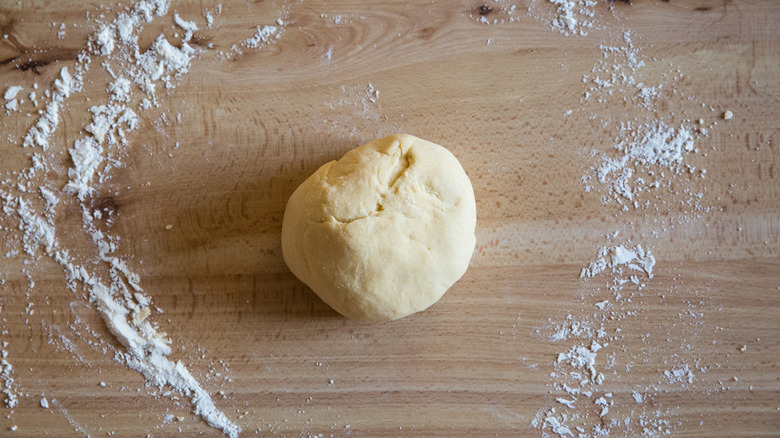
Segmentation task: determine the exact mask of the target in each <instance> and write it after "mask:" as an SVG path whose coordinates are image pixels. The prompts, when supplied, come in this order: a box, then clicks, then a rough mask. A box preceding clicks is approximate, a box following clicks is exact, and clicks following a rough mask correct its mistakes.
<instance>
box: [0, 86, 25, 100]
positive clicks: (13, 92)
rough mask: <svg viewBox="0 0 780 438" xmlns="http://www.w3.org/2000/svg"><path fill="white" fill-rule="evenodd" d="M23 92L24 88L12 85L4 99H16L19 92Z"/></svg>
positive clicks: (6, 91)
mask: <svg viewBox="0 0 780 438" xmlns="http://www.w3.org/2000/svg"><path fill="white" fill-rule="evenodd" d="M22 90H23V88H22V87H20V86H19V85H12V86H10V87H8V88H7V89H6V90H5V94H3V99H5V100H11V99H13V98H15V97H16V95H17V94H19V92H20V91H22Z"/></svg>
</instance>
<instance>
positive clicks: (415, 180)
mask: <svg viewBox="0 0 780 438" xmlns="http://www.w3.org/2000/svg"><path fill="white" fill-rule="evenodd" d="M476 222H477V215H476V204H475V202H474V190H473V188H472V187H471V181H469V178H468V176H466V172H464V170H463V167H461V165H460V163H459V162H458V160H457V159H456V158H455V156H454V155H452V153H450V152H449V151H448V150H447V149H445V148H443V147H441V146H439V145H437V144H434V143H431V142H429V141H425V140H422V139H420V138H417V137H414V136H411V135H404V134H401V135H391V136H389V137H385V138H380V139H378V140H374V141H372V142H370V143H367V144H364V145H363V146H360V147H358V148H356V149H353V150H351V151H349V152H347V153H346V154H345V155H344V156H343V157H342V158H341V159H340V160H338V161H331V162H329V163H327V164H325V165H323V166H322V167H320V168H319V169H318V170H317V171H316V172H314V174H313V175H311V176H310V177H309V178H308V179H307V180H306V181H304V182H303V184H301V185H300V187H298V189H297V190H295V192H294V193H293V194H292V196H291V197H290V200H289V201H288V202H287V209H286V210H285V212H284V221H283V224H282V253H283V255H284V260H285V262H286V263H287V266H289V267H290V270H291V271H292V272H293V274H295V276H296V277H298V278H299V279H300V280H301V281H303V282H304V283H306V284H307V285H308V286H309V287H310V288H311V289H312V290H313V291H314V292H315V293H316V294H317V295H319V297H320V298H322V300H323V301H325V302H326V303H328V304H329V305H330V306H331V307H333V308H334V309H335V310H336V311H337V312H339V313H341V314H342V315H344V316H347V317H349V318H354V319H361V320H372V321H387V320H394V319H398V318H403V317H404V316H408V315H411V314H412V313H415V312H419V311H421V310H424V309H426V308H428V307H429V306H430V305H432V304H433V303H435V302H436V301H438V300H439V298H441V296H442V295H444V292H446V291H447V289H449V288H450V286H452V285H453V284H454V283H455V282H456V281H458V279H460V278H461V277H462V276H463V274H464V273H465V272H466V269H467V268H468V265H469V261H470V260H471V255H472V253H473V252H474V245H475V242H476V238H475V236H474V232H475V228H476Z"/></svg>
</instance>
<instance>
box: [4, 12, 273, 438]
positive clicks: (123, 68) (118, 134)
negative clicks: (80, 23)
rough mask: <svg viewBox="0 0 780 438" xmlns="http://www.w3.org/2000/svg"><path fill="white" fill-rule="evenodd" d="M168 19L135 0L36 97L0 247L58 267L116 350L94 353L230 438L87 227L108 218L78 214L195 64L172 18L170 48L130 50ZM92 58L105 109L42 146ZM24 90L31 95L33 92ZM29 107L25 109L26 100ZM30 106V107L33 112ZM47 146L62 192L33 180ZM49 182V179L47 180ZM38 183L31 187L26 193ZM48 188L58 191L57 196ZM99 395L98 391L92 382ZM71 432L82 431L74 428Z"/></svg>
mask: <svg viewBox="0 0 780 438" xmlns="http://www.w3.org/2000/svg"><path fill="white" fill-rule="evenodd" d="M168 9H169V3H168V1H167V0H142V1H138V2H136V3H135V4H134V5H132V6H130V7H129V8H126V9H124V10H123V12H120V13H118V14H117V15H116V18H115V19H114V20H112V21H110V22H107V23H98V25H97V30H96V31H95V33H94V34H93V35H92V36H91V37H90V38H89V44H88V47H87V48H86V49H85V50H84V51H83V52H82V53H80V54H79V55H78V57H77V60H78V61H77V63H76V65H75V67H72V70H69V69H68V68H67V67H62V68H61V69H60V71H59V75H58V77H57V78H56V79H55V80H54V83H53V84H52V86H51V88H50V89H47V90H44V92H43V95H44V96H45V97H46V99H48V103H46V104H45V108H44V109H43V110H41V111H39V115H38V118H37V120H35V122H34V123H33V125H32V127H31V128H30V129H29V131H28V132H27V134H26V135H25V136H24V138H23V140H22V145H23V146H24V147H27V148H31V149H32V166H31V167H30V168H28V169H23V170H22V171H20V172H17V173H15V174H14V175H15V178H16V180H17V181H16V182H15V183H12V180H6V181H5V182H3V183H2V185H0V200H2V211H3V213H4V214H5V215H6V216H8V217H9V218H11V217H13V218H15V219H16V220H17V221H18V229H19V236H18V239H10V240H6V241H5V242H4V244H12V243H13V242H15V241H16V242H18V243H19V245H20V246H21V249H22V251H23V254H24V255H25V256H26V257H27V258H28V259H30V260H32V261H35V260H38V259H40V258H42V257H48V258H50V259H51V260H52V261H54V262H55V263H57V264H59V265H60V266H61V267H62V268H63V270H64V273H65V281H66V284H67V285H68V287H69V288H70V289H71V290H73V291H74V292H76V291H77V290H83V291H85V292H86V296H87V298H88V300H89V302H90V303H91V304H92V305H93V306H94V307H95V308H96V309H97V310H98V313H99V315H100V316H101V317H102V319H103V321H104V322H105V324H106V326H107V327H108V329H109V331H110V332H111V333H112V335H113V336H115V337H116V339H117V340H118V341H119V343H120V344H121V345H122V346H123V347H124V350H122V351H116V350H114V348H113V347H110V344H105V345H106V346H104V347H101V348H102V349H103V351H104V353H107V354H112V355H113V358H114V359H115V360H117V361H119V362H121V363H124V364H125V365H127V366H128V367H129V368H131V369H133V370H136V371H138V372H139V373H141V374H142V375H143V376H144V377H145V378H146V379H147V381H148V382H149V383H150V384H151V385H153V386H155V387H159V389H160V393H161V394H164V395H169V396H170V397H171V398H172V399H174V400H179V396H184V397H187V398H188V399H189V400H190V402H191V405H192V409H193V411H194V413H195V414H196V415H198V416H200V417H201V418H203V420H205V421H206V422H207V423H208V424H209V425H210V426H212V427H214V428H216V429H219V430H221V431H222V432H224V433H225V434H226V435H228V436H231V437H235V436H238V434H239V433H240V431H241V428H240V427H239V426H238V425H237V424H236V423H235V422H233V421H232V420H230V419H229V418H227V416H225V414H224V413H223V412H222V411H220V410H219V409H218V408H217V407H216V406H215V404H214V402H213V400H212V399H211V396H210V394H209V393H208V391H207V390H206V389H204V387H203V386H202V384H201V383H200V382H198V381H197V380H196V379H195V378H194V377H193V376H192V375H191V373H190V372H189V370H188V369H187V367H186V365H185V364H184V363H183V362H182V361H180V360H174V359H172V358H170V356H171V355H172V354H173V350H172V349H171V342H172V341H171V340H169V339H167V338H166V337H165V336H164V334H163V333H162V332H161V331H160V330H159V328H158V326H157V323H156V322H155V321H154V319H155V318H154V315H155V314H156V313H161V312H162V309H158V308H156V307H154V306H153V305H152V300H151V298H150V297H148V296H146V295H145V294H144V291H143V288H142V281H141V278H140V276H139V275H138V274H137V273H136V272H135V270H134V268H133V267H132V266H131V264H130V260H132V259H126V258H125V257H120V256H117V255H116V253H117V251H118V248H119V244H120V239H119V238H118V236H112V235H110V234H109V233H107V232H105V231H101V229H100V228H99V227H98V226H97V222H96V221H102V220H106V221H110V220H112V218H113V217H112V216H111V213H112V212H111V211H109V212H102V211H100V210H95V211H94V212H93V211H92V209H91V208H90V207H89V205H88V197H89V196H90V195H92V194H93V193H95V192H97V190H98V189H99V187H100V185H101V183H102V181H104V179H105V178H106V177H107V175H108V172H109V171H110V170H111V169H112V168H113V167H114V166H115V165H117V162H116V159H117V157H118V156H119V155H120V152H121V151H122V149H123V148H128V147H130V143H131V137H130V136H129V134H130V133H131V132H133V131H134V130H136V129H138V127H139V125H140V124H141V117H140V116H139V114H143V113H144V112H145V111H146V110H147V109H149V108H150V107H153V106H155V107H156V106H159V103H158V102H157V93H159V91H158V90H159V88H160V87H161V86H162V87H164V88H165V89H171V88H173V87H175V86H176V83H177V80H178V78H180V77H181V76H183V75H185V74H186V73H187V72H188V71H189V69H190V67H191V64H192V62H193V60H194V59H195V58H196V57H197V56H198V54H199V52H198V50H197V49H195V48H193V47H191V46H190V45H189V44H188V43H187V41H189V40H190V38H191V37H192V34H193V33H194V32H197V31H198V26H197V25H196V24H195V23H194V22H191V21H186V20H184V19H183V18H182V17H180V16H179V15H175V16H174V17H173V20H174V22H175V24H176V25H177V26H178V27H180V28H182V29H183V30H184V31H185V35H184V38H183V39H182V40H181V41H180V42H179V43H176V44H173V43H172V42H171V41H173V40H169V39H168V37H166V36H165V35H164V34H163V35H159V36H158V37H157V38H156V39H155V40H154V42H153V43H152V45H151V47H149V48H148V49H147V50H145V51H141V50H140V48H139V45H138V36H137V35H138V34H140V33H141V30H142V27H143V26H144V25H145V24H147V23H150V22H152V21H154V20H156V19H157V18H158V17H163V16H165V15H167V13H168ZM220 11H221V7H217V9H216V12H217V13H219V12H220ZM212 20H213V19H212ZM209 22H211V20H209ZM278 24H279V25H280V26H281V25H282V24H283V21H281V19H279V20H278ZM278 37H279V31H278V28H276V27H275V26H270V27H268V26H266V27H264V28H260V27H258V33H257V34H256V35H255V38H254V39H253V40H252V41H250V42H249V43H247V47H249V46H251V47H252V48H257V47H259V46H260V44H261V43H264V42H268V41H270V40H271V39H276V38H278ZM93 57H94V58H95V59H97V60H99V62H100V66H101V67H104V68H105V69H106V72H107V73H108V74H109V75H110V76H111V77H113V80H112V81H110V82H109V83H108V84H107V85H105V93H106V94H105V99H104V100H103V101H100V100H99V99H98V101H97V102H94V103H93V104H92V106H91V107H90V108H89V113H88V115H89V116H90V118H89V120H88V121H87V122H86V123H85V125H84V126H83V127H81V128H83V131H82V130H81V129H76V130H75V135H74V137H76V138H75V140H71V141H72V143H71V144H70V145H55V144H53V143H52V141H53V140H52V139H53V134H54V132H55V131H56V130H57V129H58V127H59V124H60V123H59V122H60V111H61V110H62V107H63V105H65V104H66V101H67V100H68V99H71V98H73V96H74V95H77V94H78V93H79V92H81V91H82V88H83V86H84V85H83V84H82V78H83V77H84V73H85V72H86V71H87V70H88V68H89V66H90V65H97V64H98V63H97V62H93ZM117 73H118V74H117ZM33 89H37V84H35V85H34V86H33ZM21 90H23V87H21V86H13V87H10V88H9V89H7V90H6V92H5V94H4V97H7V99H6V100H13V99H15V98H16V96H17V95H18V93H19V92H20V91H21ZM30 99H31V101H34V99H35V97H32V96H31V97H30ZM89 101H90V102H93V101H94V99H90V100H89ZM34 104H35V105H37V102H35V103H34ZM164 115H165V114H164V113H163V116H164ZM84 133H86V134H84ZM55 146H57V147H58V148H62V149H66V150H67V151H68V156H69V158H70V161H71V167H70V168H69V169H68V172H67V181H65V182H62V181H59V180H57V179H56V178H57V176H51V177H49V176H45V177H43V178H41V176H40V175H47V174H46V173H45V172H40V171H43V170H50V169H53V168H55V167H54V166H56V165H57V164H55V163H54V161H53V160H54V156H53V155H52V154H43V153H42V152H45V151H47V150H49V149H50V148H54V147H55ZM39 151H41V152H39ZM119 164H121V163H119ZM50 174H51V175H56V174H57V172H51V173H50ZM34 177H35V178H37V179H33V178H34ZM47 178H48V179H47ZM39 182H40V185H38V186H37V187H33V184H38V183H39ZM57 187H62V190H59V189H58V188H57ZM63 204H68V205H71V204H76V205H79V206H80V207H81V210H82V222H83V223H82V225H83V231H77V232H76V233H74V234H78V233H84V235H85V236H86V237H87V238H88V239H89V240H90V241H91V242H92V244H93V245H94V246H95V248H96V249H97V253H98V255H97V258H96V259H95V260H83V256H82V255H80V254H76V252H75V250H73V249H72V248H68V247H66V246H65V245H64V244H63V243H62V242H61V241H60V240H59V238H58V235H59V233H67V232H69V231H68V230H66V229H64V230H60V229H59V228H58V226H55V224H57V223H59V222H58V221H57V220H56V219H57V217H58V213H61V211H60V210H61V209H60V206H61V205H63ZM17 254H19V252H18V251H17V250H16V249H11V250H8V251H6V257H15V256H16V255H17ZM27 276H28V278H29V287H30V289H32V288H34V280H33V278H32V276H31V274H30V273H28V274H27ZM31 306H32V302H30V304H29V305H28V306H27V312H26V313H27V315H33V313H34V309H33V308H32V307H31ZM0 309H1V308H0ZM89 330H90V332H89V333H90V334H89V337H90V340H89V343H93V341H92V340H91V339H99V338H100V335H99V334H98V333H97V332H95V331H93V330H91V329H89ZM59 338H60V339H62V342H63V345H64V349H65V350H68V351H71V352H74V354H75V357H80V356H79V355H78V353H77V351H76V350H75V346H74V345H73V343H72V342H71V341H70V340H68V338H67V337H66V336H64V335H60V336H59ZM2 352H3V353H2V361H0V376H2V382H3V394H4V395H5V404H6V406H7V407H8V408H11V409H13V408H14V407H15V406H17V404H18V398H19V394H21V391H20V390H19V389H18V388H17V384H16V382H15V381H14V378H13V367H12V365H11V363H10V362H9V361H8V360H7V356H8V343H7V342H4V343H3V350H2ZM101 386H105V383H103V382H101ZM176 394H178V395H176ZM52 401H53V399H52ZM39 403H40V405H41V407H43V408H48V407H49V406H50V402H49V401H48V400H47V399H46V398H41V399H40V401H39ZM55 406H57V405H56V403H55ZM57 407H58V409H59V410H60V411H62V412H64V410H62V409H61V408H60V407H59V406H57ZM182 419H183V417H182ZM69 421H70V420H69ZM71 425H73V423H72V422H71ZM74 427H76V429H77V430H82V431H83V429H81V428H80V427H78V426H74Z"/></svg>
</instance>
